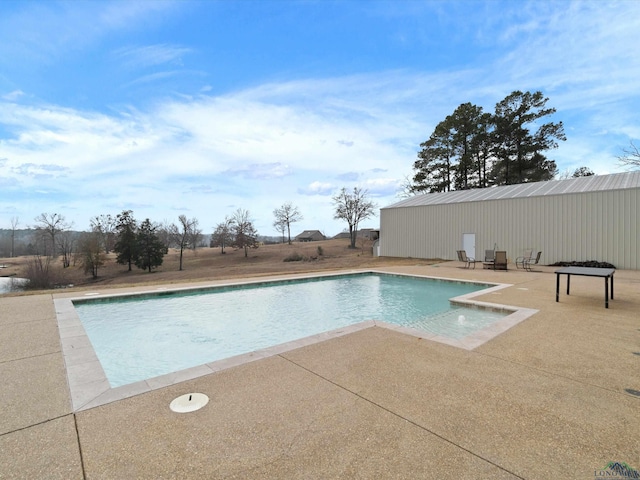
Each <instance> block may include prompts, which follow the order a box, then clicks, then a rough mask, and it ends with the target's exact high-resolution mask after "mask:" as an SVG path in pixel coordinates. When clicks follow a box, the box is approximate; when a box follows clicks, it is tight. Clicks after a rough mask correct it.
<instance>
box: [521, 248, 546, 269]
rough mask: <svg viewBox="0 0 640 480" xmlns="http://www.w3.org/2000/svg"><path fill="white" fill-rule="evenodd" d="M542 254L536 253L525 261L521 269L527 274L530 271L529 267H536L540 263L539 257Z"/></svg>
mask: <svg viewBox="0 0 640 480" xmlns="http://www.w3.org/2000/svg"><path fill="white" fill-rule="evenodd" d="M541 255H542V252H538V253H537V254H536V256H535V258H534V257H531V258H529V260H525V262H524V265H523V267H524V268H525V269H526V270H527V272H530V271H531V265H537V264H538V262H540V256H541Z"/></svg>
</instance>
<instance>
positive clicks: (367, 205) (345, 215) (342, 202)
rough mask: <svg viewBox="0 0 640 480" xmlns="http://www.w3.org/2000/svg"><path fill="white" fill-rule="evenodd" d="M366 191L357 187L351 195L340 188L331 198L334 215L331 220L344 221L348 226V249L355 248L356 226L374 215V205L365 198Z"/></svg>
mask: <svg viewBox="0 0 640 480" xmlns="http://www.w3.org/2000/svg"><path fill="white" fill-rule="evenodd" d="M367 195H368V192H367V190H362V189H360V188H358V187H354V188H353V193H349V192H347V189H346V188H344V187H343V188H342V190H340V193H338V194H337V195H336V196H335V197H333V204H334V206H335V213H334V215H333V218H334V219H336V220H345V221H346V222H347V224H348V225H349V238H350V240H351V243H350V246H349V248H356V237H357V235H358V224H359V223H360V222H361V221H362V220H365V219H367V218H369V217H370V216H372V215H375V212H374V209H375V208H376V205H375V204H374V203H373V202H372V201H370V200H369V199H368V197H367Z"/></svg>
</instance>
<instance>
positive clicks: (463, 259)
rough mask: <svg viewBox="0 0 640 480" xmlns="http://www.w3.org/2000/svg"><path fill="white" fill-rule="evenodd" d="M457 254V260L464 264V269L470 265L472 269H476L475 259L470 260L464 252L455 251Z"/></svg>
mask: <svg viewBox="0 0 640 480" xmlns="http://www.w3.org/2000/svg"><path fill="white" fill-rule="evenodd" d="M457 252H458V260H460V261H461V262H464V264H465V265H464V268H469V267H470V266H471V264H473V268H474V269H475V268H476V259H475V258H471V257H467V252H465V251H464V250H457Z"/></svg>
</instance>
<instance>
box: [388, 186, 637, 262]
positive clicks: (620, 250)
mask: <svg viewBox="0 0 640 480" xmlns="http://www.w3.org/2000/svg"><path fill="white" fill-rule="evenodd" d="M639 205H640V189H638V188H633V189H627V190H611V191H597V192H585V193H574V194H564V195H547V196H539V197H528V198H512V199H505V200H488V201H483V202H465V203H455V204H443V205H425V206H413V207H400V208H385V209H382V210H381V211H380V255H381V256H388V257H414V258H442V259H448V260H454V259H456V250H459V249H461V248H462V235H463V234H464V233H475V235H476V258H478V259H482V258H483V257H484V251H485V249H493V247H494V244H497V246H498V249H499V250H506V251H507V255H508V257H509V259H510V261H511V262H513V261H514V260H515V258H516V257H518V256H520V255H522V252H523V251H524V250H525V249H529V248H530V249H533V250H540V251H542V257H541V259H540V261H541V263H542V264H545V265H547V264H552V263H555V262H558V261H571V260H579V261H580V260H597V261H601V262H609V263H612V264H613V265H615V266H616V267H617V268H623V269H632V270H638V269H640V261H639V257H640V255H639V251H640V238H639V237H640V231H639V230H638V222H639V221H640V209H639V208H638V207H639Z"/></svg>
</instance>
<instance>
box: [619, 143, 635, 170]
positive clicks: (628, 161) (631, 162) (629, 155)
mask: <svg viewBox="0 0 640 480" xmlns="http://www.w3.org/2000/svg"><path fill="white" fill-rule="evenodd" d="M622 152H623V154H624V155H620V156H619V157H618V161H619V163H620V165H622V166H624V167H627V168H630V169H636V168H640V150H639V149H638V147H637V146H636V145H635V144H634V143H633V142H631V147H629V148H623V149H622Z"/></svg>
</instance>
